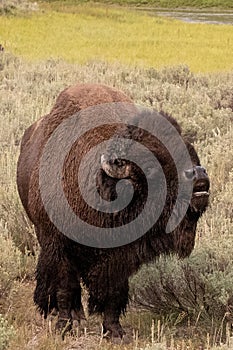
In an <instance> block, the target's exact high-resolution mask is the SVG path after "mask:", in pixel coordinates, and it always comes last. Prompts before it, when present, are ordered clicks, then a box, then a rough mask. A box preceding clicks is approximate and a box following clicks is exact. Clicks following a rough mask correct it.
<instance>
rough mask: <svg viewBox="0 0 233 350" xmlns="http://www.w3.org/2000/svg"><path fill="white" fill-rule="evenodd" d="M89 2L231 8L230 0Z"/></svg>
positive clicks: (86, 0) (232, 4) (73, 1)
mask: <svg viewBox="0 0 233 350" xmlns="http://www.w3.org/2000/svg"><path fill="white" fill-rule="evenodd" d="M54 1H59V0H47V2H54ZM63 1H65V2H66V3H73V4H75V0H63ZM80 2H89V1H88V0H81V1H80ZM90 2H98V3H104V4H120V5H124V6H125V5H136V6H153V7H160V8H177V7H179V8H181V7H193V8H213V7H215V8H220V9H228V8H233V3H232V1H231V0H96V1H95V0H94V1H93V0H92V1H90Z"/></svg>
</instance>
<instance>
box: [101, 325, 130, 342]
mask: <svg viewBox="0 0 233 350" xmlns="http://www.w3.org/2000/svg"><path fill="white" fill-rule="evenodd" d="M103 333H104V334H103V336H104V338H105V339H106V340H109V341H111V342H112V343H114V344H122V343H123V338H124V336H125V331H124V330H123V328H122V327H121V325H120V324H119V323H116V324H111V325H108V326H106V325H104V326H103Z"/></svg>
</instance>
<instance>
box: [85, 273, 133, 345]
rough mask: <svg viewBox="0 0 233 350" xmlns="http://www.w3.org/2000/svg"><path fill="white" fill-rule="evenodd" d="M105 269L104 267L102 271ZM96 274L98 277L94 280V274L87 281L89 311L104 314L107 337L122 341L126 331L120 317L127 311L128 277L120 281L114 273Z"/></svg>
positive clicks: (104, 330) (105, 334)
mask: <svg viewBox="0 0 233 350" xmlns="http://www.w3.org/2000/svg"><path fill="white" fill-rule="evenodd" d="M104 270H105V268H104V267H102V272H103V271H104ZM94 275H95V274H94ZM95 276H96V277H97V278H96V279H94V280H93V275H92V276H91V277H92V278H90V279H88V281H85V283H86V282H87V283H86V284H87V287H88V289H89V311H90V313H94V312H97V313H101V314H103V332H104V336H105V337H106V338H108V339H111V340H113V341H114V342H115V341H116V339H119V340H120V341H121V339H122V337H123V336H124V334H125V332H124V330H123V328H122V327H121V324H120V321H119V318H120V315H121V314H122V313H123V314H124V312H125V311H126V306H127V303H128V291H129V287H128V279H125V280H123V281H119V279H120V278H119V276H117V279H115V278H114V276H113V274H111V276H109V275H107V274H106V275H105V276H104V275H101V276H99V275H98V274H97V275H95ZM89 277H90V276H89Z"/></svg>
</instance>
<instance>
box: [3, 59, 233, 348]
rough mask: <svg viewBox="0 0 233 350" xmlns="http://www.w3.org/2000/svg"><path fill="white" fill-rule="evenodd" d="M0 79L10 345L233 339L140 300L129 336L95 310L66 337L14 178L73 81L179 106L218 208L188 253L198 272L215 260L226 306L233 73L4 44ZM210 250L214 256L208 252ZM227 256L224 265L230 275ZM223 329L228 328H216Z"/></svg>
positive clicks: (213, 273) (232, 288)
mask: <svg viewBox="0 0 233 350" xmlns="http://www.w3.org/2000/svg"><path fill="white" fill-rule="evenodd" d="M0 82H1V83H0V100H1V104H0V116H1V117H0V165H1V166H0V203H1V204H0V237H1V247H2V248H1V256H0V313H2V314H3V315H5V317H6V318H7V319H8V323H9V325H13V327H14V330H15V334H14V335H12V337H11V339H10V338H9V342H8V343H9V347H8V349H10V350H13V349H14V350H15V349H20V350H22V349H25V350H26V349H35V350H42V349H46V350H47V349H50V350H51V349H52V350H53V349H54V350H55V349H56V350H60V349H62V350H68V349H69V350H71V349H101V350H107V349H135V350H136V349H138V350H139V349H144V350H145V349H147V350H159V349H161V350H163V349H170V350H172V349H173V350H178V349H179V350H181V349H212V350H214V349H225V348H227V345H223V344H220V342H226V341H227V342H228V345H229V344H232V337H231V334H230V333H229V329H228V328H226V322H225V320H222V323H221V322H220V324H219V323H218V322H217V320H216V319H212V320H211V322H210V323H208V322H207V320H206V319H204V320H202V322H201V319H200V317H199V316H198V314H196V315H195V317H194V318H189V317H187V316H184V315H183V314H182V312H181V313H180V314H179V313H177V312H176V311H175V309H174V310H173V312H171V313H167V314H165V313H164V314H163V315H158V314H157V315H156V314H153V315H152V314H151V313H150V312H144V311H142V310H140V309H138V308H137V309H135V308H133V309H131V311H130V312H129V313H128V314H127V317H126V319H123V323H124V325H125V327H126V329H128V327H129V325H130V326H131V327H132V329H133V330H134V341H133V343H132V344H130V345H124V346H123V345H120V346H119V345H114V346H113V345H111V344H108V343H106V342H105V341H104V340H102V338H101V320H100V319H99V318H91V319H89V320H88V323H87V324H86V325H85V327H86V331H85V330H84V329H83V330H82V332H81V337H80V338H72V337H67V338H66V339H65V341H64V342H62V341H61V339H60V337H59V336H57V335H55V334H54V333H53V332H52V333H51V331H50V323H49V322H47V321H46V322H43V321H42V319H41V318H40V316H39V315H38V313H37V312H36V310H35V307H34V305H33V302H32V294H33V289H34V278H33V271H34V269H35V263H36V257H34V256H30V255H28V254H25V249H26V251H27V250H29V251H34V252H35V253H36V254H37V251H38V247H37V245H36V241H35V237H34V232H33V228H32V227H31V225H30V223H29V222H28V220H27V219H26V216H25V214H24V211H23V210H22V206H21V204H20V201H19V199H18V195H17V190H16V185H15V170H16V161H17V157H18V153H19V142H20V139H21V136H22V133H23V131H24V130H25V128H26V127H27V126H28V125H30V124H31V123H32V122H33V121H34V120H36V119H38V118H39V117H40V116H41V115H44V114H46V113H47V112H48V111H49V110H50V108H51V106H52V104H53V102H54V99H55V97H56V96H57V95H58V93H59V92H60V91H61V90H62V89H63V88H65V87H66V86H67V85H69V84H73V83H75V82H99V83H100V82H101V83H105V84H108V85H111V86H115V87H117V88H119V89H121V90H123V91H125V92H126V93H127V94H128V95H130V96H131V97H132V98H133V99H134V100H135V102H137V103H140V104H144V105H147V106H151V105H152V106H153V107H155V108H156V109H161V108H162V109H164V110H165V111H166V112H168V113H171V114H172V115H173V116H174V117H176V118H177V119H178V121H179V122H180V123H181V124H182V126H183V129H184V132H185V133H186V134H188V135H189V137H190V138H192V139H193V141H194V142H195V145H196V148H197V149H198V153H199V154H200V157H201V159H202V163H203V164H205V165H206V167H207V169H208V172H209V174H210V177H211V184H212V188H211V192H212V195H211V208H210V209H209V210H208V213H207V214H206V215H205V216H204V217H203V219H202V222H201V224H200V225H199V231H198V237H197V242H196V248H195V251H194V253H193V255H192V256H191V258H190V260H187V263H188V264H192V259H193V261H196V263H195V264H196V266H197V273H198V274H199V275H198V276H199V277H200V278H206V275H205V274H203V266H204V267H205V266H206V267H210V266H212V269H210V270H209V272H208V278H209V279H208V280H205V282H206V283H210V281H212V284H211V286H212V287H211V288H212V289H211V290H210V298H212V300H213V306H212V307H213V309H217V308H218V307H219V305H221V307H222V308H224V307H225V306H226V300H227V298H228V297H229V296H231V293H232V295H233V283H232V282H231V281H232V271H233V266H232V255H233V248H232V234H233V217H232V212H233V200H232V191H233V188H232V183H233V181H232V180H233V168H232V164H233V152H232V139H233V135H232V133H233V128H232V121H233V111H232V109H233V99H232V96H233V90H232V86H233V76H232V73H231V72H229V73H225V74H212V75H194V74H193V73H192V72H191V71H190V70H189V69H188V67H187V66H183V65H180V66H176V67H171V68H164V69H163V70H155V69H154V68H148V69H141V68H132V67H127V66H122V65H121V64H118V63H114V64H109V63H106V62H98V61H96V60H93V61H91V62H89V63H87V64H86V65H83V66H80V65H77V64H68V63H65V62H64V61H62V60H54V59H50V60H48V61H43V62H40V63H29V62H26V61H24V60H21V59H20V58H17V57H15V56H12V55H10V54H7V53H4V54H2V53H0ZM209 250H211V252H212V255H211V259H210V258H206V255H205V252H206V251H209ZM220 262H221V264H222V263H224V264H223V265H221V264H220ZM220 265H221V266H220ZM219 266H220V267H221V268H222V266H223V267H224V268H223V270H222V271H223V272H222V275H220V273H219ZM226 267H227V268H226ZM145 276H147V272H145V275H143V276H142V277H141V278H139V281H138V282H137V283H138V286H141V285H144V284H143V283H144V282H143V278H145ZM207 285H209V284H207ZM178 291H179V290H178ZM180 291H181V289H180ZM224 310H225V309H224ZM223 314H224V312H223ZM152 319H154V320H155V321H154V323H153V321H152ZM4 327H5V328H4ZM4 327H3V328H0V339H1V334H3V335H4V334H6V331H7V328H6V327H7V326H4ZM1 332H2V333H1ZM216 332H217V333H218V334H220V335H221V337H215V336H214V334H217V333H216ZM229 348H232V345H229ZM1 350H2V349H1Z"/></svg>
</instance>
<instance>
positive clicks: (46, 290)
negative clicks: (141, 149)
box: [17, 84, 209, 338]
mask: <svg viewBox="0 0 233 350" xmlns="http://www.w3.org/2000/svg"><path fill="white" fill-rule="evenodd" d="M113 102H127V103H129V104H131V103H132V101H131V100H130V99H129V98H128V97H127V96H125V95H124V94H123V93H122V92H119V91H117V90H115V89H113V88H110V87H107V86H103V85H91V84H90V85H89V84H80V85H76V86H73V87H70V88H68V89H66V90H64V91H63V92H62V93H61V94H60V95H59V97H58V98H57V101H56V103H55V105H54V107H53V108H52V110H51V112H50V113H49V114H48V115H46V116H45V117H42V118H41V119H40V120H39V121H38V122H36V123H34V124H33V125H32V126H30V127H29V128H28V129H27V130H26V131H25V134H24V136H23V139H22V143H21V152H20V156H19V161H18V170H17V185H18V191H19V195H20V198H21V201H22V203H23V206H24V208H25V210H26V212H27V214H28V216H29V218H30V220H31V221H32V222H33V224H34V225H35V229H36V234H37V237H38V241H39V244H40V246H41V251H40V255H39V260H38V265H37V271H36V280H37V285H36V289H35V294H34V301H35V303H36V304H37V306H38V307H39V310H40V311H41V313H43V315H44V316H45V317H47V315H48V314H49V313H50V312H51V311H52V310H53V309H55V310H56V311H57V312H58V321H57V324H56V328H57V329H59V330H62V329H64V327H66V329H71V327H72V323H73V321H74V320H80V319H81V318H82V317H83V309H82V304H81V287H80V280H81V279H82V281H83V283H84V284H85V286H86V287H87V289H88V291H89V312H90V313H101V314H103V328H104V332H105V333H108V336H109V337H111V338H115V337H116V338H119V337H120V338H122V336H123V335H124V331H123V329H122V327H121V325H120V323H119V317H120V315H121V314H122V313H124V312H125V311H126V306H127V303H128V289H129V288H128V278H129V277H130V276H131V275H132V274H133V273H135V272H136V271H137V270H138V268H139V267H140V266H141V265H142V264H143V263H147V262H149V261H152V260H155V259H156V257H158V256H159V255H161V254H170V253H175V254H177V255H178V256H179V257H182V258H183V257H186V256H188V255H189V254H190V253H191V251H192V249H193V247H194V240H195V231H196V226H197V221H198V219H199V217H200V216H201V214H202V213H203V212H204V211H205V209H206V207H207V205H208V190H209V179H208V176H207V174H206V173H205V170H204V168H202V167H201V166H200V161H199V158H198V156H197V153H196V152H195V149H194V148H193V146H191V145H190V144H189V142H187V141H186V140H185V139H184V142H185V144H186V147H187V149H188V151H189V154H190V157H191V160H192V163H193V168H192V169H184V171H185V176H186V180H191V181H193V197H192V200H191V202H190V204H189V207H188V210H187V212H186V214H185V216H184V218H183V220H182V221H181V223H180V224H179V226H178V227H176V229H175V230H173V232H171V233H166V232H165V228H166V224H167V221H168V219H169V217H170V215H171V212H172V209H173V205H174V202H175V199H176V194H177V193H176V192H177V173H176V167H175V164H174V162H173V161H172V159H171V156H170V155H169V153H168V151H166V149H165V148H164V147H163V146H162V145H161V144H160V143H159V142H158V140H155V139H154V138H153V137H152V138H151V137H150V135H149V133H148V132H147V131H145V130H143V129H142V128H140V122H139V127H138V128H137V127H129V126H125V127H121V128H120V129H119V130H117V128H116V126H110V125H109V126H107V127H105V128H103V129H100V128H97V129H98V130H97V129H96V130H95V131H94V134H93V133H91V134H88V135H86V136H85V137H84V138H81V139H80V140H78V142H77V143H75V144H74V145H73V147H72V149H71V150H70V152H69V154H68V155H67V157H66V160H65V163H64V174H63V175H64V177H63V187H64V192H65V194H66V197H67V200H68V202H69V204H70V205H71V207H72V209H73V210H74V211H76V212H77V213H78V214H79V215H82V214H80V213H85V215H86V217H87V219H88V220H90V221H93V222H95V220H96V223H97V221H98V218H99V216H98V218H97V217H96V218H95V217H93V215H94V214H92V212H91V210H90V208H89V207H88V205H87V204H86V203H85V202H84V201H83V200H82V198H81V195H80V193H79V192H78V189H77V183H78V182H77V181H78V178H77V175H76V169H77V168H78V165H79V163H80V160H81V159H82V157H83V155H85V153H86V151H87V148H88V147H89V148H90V147H92V146H93V145H94V143H95V142H96V140H97V141H98V142H101V141H103V140H105V139H110V138H112V137H113V136H114V135H116V134H117V135H118V136H119V135H121V136H122V137H126V138H129V139H133V140H136V141H138V142H143V143H144V144H145V146H146V147H148V148H149V149H151V150H152V152H154V154H155V155H156V157H157V158H158V159H159V160H160V161H161V164H162V167H163V171H164V174H165V177H166V181H167V197H166V202H165V206H164V209H163V211H162V214H161V215H160V218H159V220H158V221H157V222H156V223H155V224H154V226H153V227H152V228H151V229H150V230H149V231H148V232H146V233H145V234H144V235H143V236H142V237H141V238H139V239H137V240H136V241H134V242H132V243H130V244H128V245H124V246H120V247H116V248H109V249H100V248H92V247H89V246H85V245H81V244H79V243H77V242H75V241H73V240H71V239H69V238H68V237H66V236H65V235H63V234H62V233H61V232H59V231H58V229H57V228H56V227H55V225H54V224H53V223H52V222H51V221H50V219H49V217H48V215H47V214H46V211H45V209H44V205H43V202H42V199H41V197H40V188H39V164H40V157H41V155H42V152H43V148H44V146H45V144H46V142H47V140H48V139H49V137H50V136H51V134H52V133H53V131H54V130H55V129H56V127H57V126H58V125H60V124H61V122H62V121H63V120H64V119H66V118H68V117H70V116H72V115H73V114H75V113H77V112H78V111H80V110H83V109H85V108H87V107H90V106H95V105H99V104H103V103H113ZM132 106H133V104H132ZM151 115H152V116H153V113H152V114H151ZM163 116H164V118H166V120H167V121H169V122H170V123H171V124H172V125H173V126H174V127H175V128H176V130H177V131H178V132H179V133H180V134H181V130H180V127H179V125H178V124H177V122H176V121H175V120H174V119H173V118H171V117H169V116H167V115H165V114H164V115H163ZM113 140H114V137H113ZM87 145H88V146H87ZM113 145H114V141H113ZM113 148H114V147H113ZM106 152H107V153H108V155H109V154H110V155H111V152H112V150H111V149H108V150H107V151H106ZM118 162H123V160H118ZM118 165H119V163H117V162H116V163H115V164H111V163H110V162H108V161H107V160H106V159H105V157H104V156H103V158H102V169H101V168H100V170H99V172H98V175H97V178H96V179H92V181H93V182H95V181H96V184H95V186H96V187H97V189H98V192H99V194H100V195H101V196H102V197H103V198H104V199H105V200H107V201H112V200H114V199H115V197H116V184H117V182H118V180H119V178H124V177H126V176H124V174H123V172H122V173H121V174H120V172H119V171H118V169H119V167H118ZM121 165H122V164H121ZM126 165H128V168H127V169H128V170H129V169H130V171H131V172H130V173H128V174H127V175H128V178H129V179H130V181H131V183H132V184H133V186H134V197H133V200H132V203H131V207H130V208H129V207H128V208H126V209H124V210H123V211H121V213H120V214H119V215H118V214H114V213H112V214H111V213H110V214H108V215H107V219H106V216H105V225H109V226H110V227H111V225H113V226H114V224H116V222H120V223H122V222H123V223H125V222H128V221H130V220H132V219H134V218H135V217H136V216H137V215H138V213H139V212H140V210H141V209H142V205H143V202H144V201H145V200H146V199H147V193H146V189H147V185H146V180H145V177H144V176H143V173H142V172H141V171H140V169H138V168H137V166H136V165H135V164H127V162H126ZM87 166H88V165H87ZM121 169H123V168H122V167H121ZM114 174H115V175H114ZM119 174H120V175H119ZM118 175H119V176H118ZM181 205H182V203H181ZM101 223H102V221H101V220H100V221H99V222H98V225H99V226H100V227H101ZM67 322H68V323H67ZM67 325H68V327H67Z"/></svg>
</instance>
